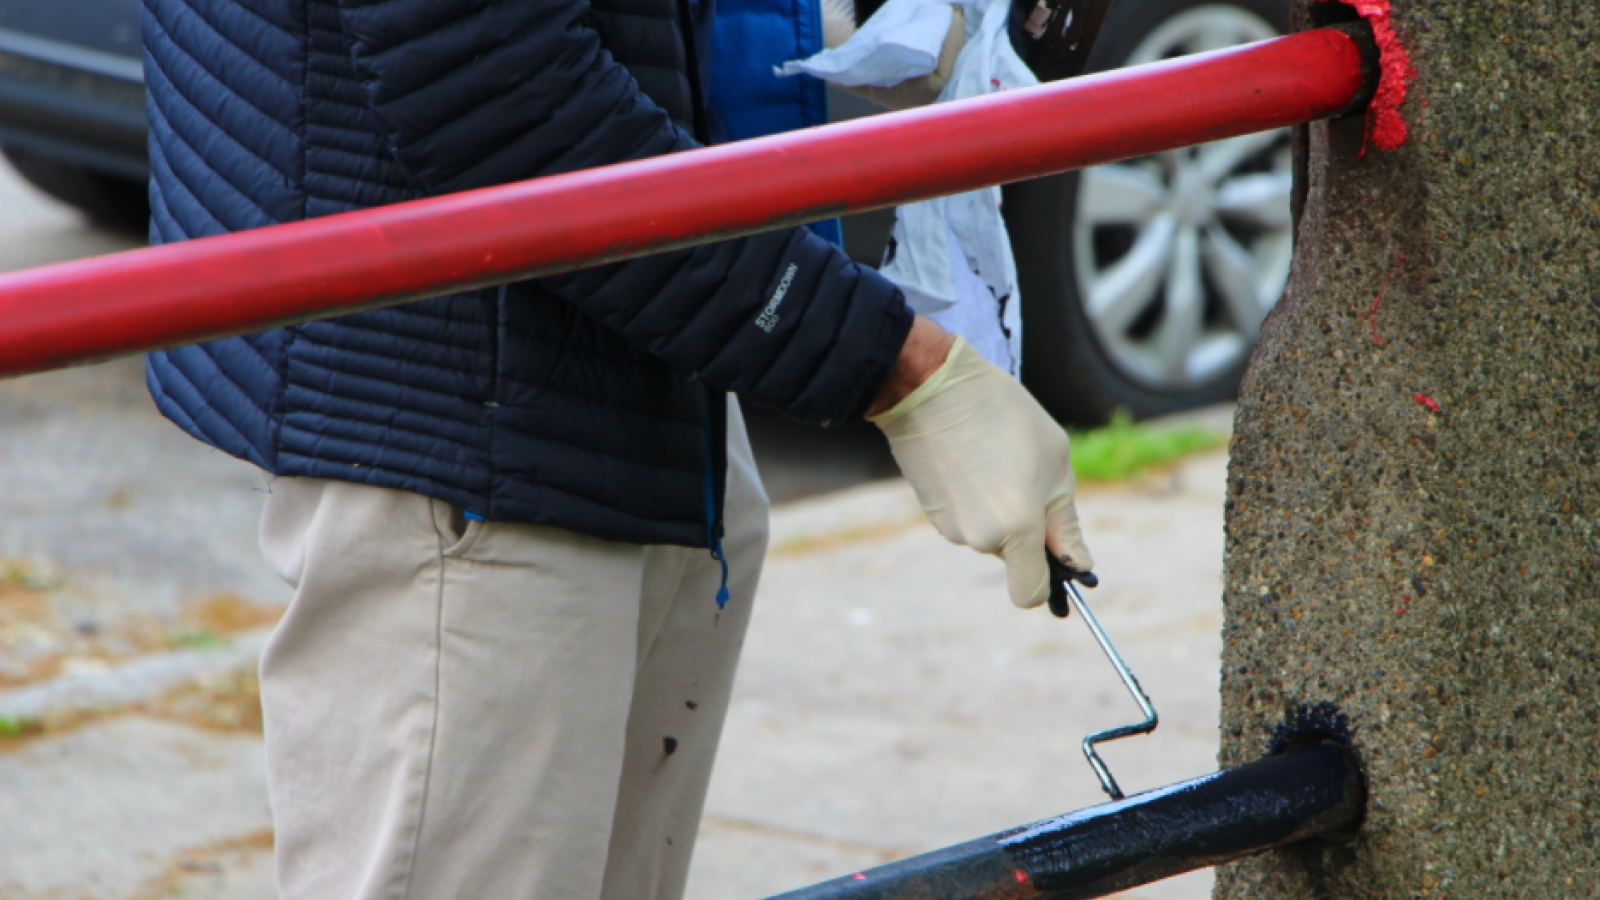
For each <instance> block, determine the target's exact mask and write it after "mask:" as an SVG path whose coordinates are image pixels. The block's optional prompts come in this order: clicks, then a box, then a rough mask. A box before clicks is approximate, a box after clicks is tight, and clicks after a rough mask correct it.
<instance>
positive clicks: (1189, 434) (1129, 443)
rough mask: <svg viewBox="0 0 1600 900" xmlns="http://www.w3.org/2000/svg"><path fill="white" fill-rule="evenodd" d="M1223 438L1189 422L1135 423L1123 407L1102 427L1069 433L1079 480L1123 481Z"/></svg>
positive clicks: (1217, 444) (1209, 448)
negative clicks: (1166, 423)
mask: <svg viewBox="0 0 1600 900" xmlns="http://www.w3.org/2000/svg"><path fill="white" fill-rule="evenodd" d="M1227 440H1228V437H1227V435H1224V434H1218V433H1217V432H1214V431H1207V430H1205V429H1204V428H1197V427H1195V426H1192V425H1188V426H1167V427H1163V426H1159V425H1145V424H1136V423H1135V422H1134V421H1133V417H1132V416H1130V415H1128V412H1127V410H1121V409H1119V410H1117V412H1116V414H1115V415H1113V416H1112V417H1111V424H1109V425H1107V426H1105V427H1104V428H1096V429H1093V430H1092V431H1080V432H1075V433H1073V435H1072V469H1073V471H1074V472H1076V473H1077V475H1078V479H1079V480H1080V481H1125V480H1127V479H1129V478H1132V477H1134V476H1136V475H1139V474H1140V473H1143V472H1147V471H1149V470H1151V469H1155V468H1159V467H1161V466H1165V465H1169V464H1171V463H1173V462H1176V461H1177V460H1179V459H1182V458H1183V457H1185V456H1189V455H1190V454H1193V453H1200V452H1203V451H1206V450H1211V449H1213V448H1216V447H1220V446H1222V445H1223V444H1224V443H1226V442H1227Z"/></svg>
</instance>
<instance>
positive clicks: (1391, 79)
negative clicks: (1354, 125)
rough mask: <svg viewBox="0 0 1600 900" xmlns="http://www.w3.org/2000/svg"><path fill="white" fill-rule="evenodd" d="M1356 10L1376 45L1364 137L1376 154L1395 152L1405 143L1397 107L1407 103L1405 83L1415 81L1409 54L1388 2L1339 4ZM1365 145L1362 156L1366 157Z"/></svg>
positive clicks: (1359, 0)
mask: <svg viewBox="0 0 1600 900" xmlns="http://www.w3.org/2000/svg"><path fill="white" fill-rule="evenodd" d="M1338 2H1341V3H1344V4H1346V5H1348V6H1352V7H1355V10H1356V12H1358V13H1360V14H1361V17H1362V18H1363V19H1366V20H1367V22H1368V23H1369V24H1371V25H1372V36H1373V38H1374V40H1375V41H1376V42H1377V44H1378V67H1379V69H1380V70H1381V74H1380V75H1379V77H1378V90H1377V93H1376V94H1374V95H1373V97H1372V105H1371V106H1369V107H1367V136H1368V137H1369V138H1370V139H1371V140H1372V143H1374V144H1376V145H1377V147H1378V149H1379V150H1394V149H1396V148H1398V147H1399V146H1400V145H1401V144H1403V143H1405V142H1406V130H1407V129H1406V121H1405V119H1402V118H1400V104H1401V103H1404V102H1405V99H1406V83H1407V82H1409V81H1410V80H1411V79H1413V78H1415V77H1417V69H1416V67H1415V66H1413V65H1411V54H1410V53H1408V52H1407V51H1406V48H1405V46H1404V45H1403V44H1401V43H1400V38H1399V37H1398V36H1397V35H1396V34H1395V33H1394V23H1393V22H1392V21H1390V18H1389V0H1338ZM1366 149H1367V148H1366V147H1365V145H1363V146H1362V148H1361V155H1362V156H1366V155H1367V154H1366Z"/></svg>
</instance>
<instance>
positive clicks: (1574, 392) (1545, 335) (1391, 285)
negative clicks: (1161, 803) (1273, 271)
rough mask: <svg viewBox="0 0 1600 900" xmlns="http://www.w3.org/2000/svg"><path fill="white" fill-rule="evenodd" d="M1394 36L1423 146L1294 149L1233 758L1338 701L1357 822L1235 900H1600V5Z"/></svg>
mask: <svg viewBox="0 0 1600 900" xmlns="http://www.w3.org/2000/svg"><path fill="white" fill-rule="evenodd" d="M1295 2H1296V3H1297V5H1298V8H1297V10H1296V15H1297V16H1298V17H1299V18H1300V20H1301V22H1302V23H1304V22H1307V21H1308V20H1309V16H1310V15H1311V14H1312V13H1315V14H1317V15H1319V16H1326V15H1327V14H1328V13H1329V11H1330V10H1329V8H1330V7H1332V6H1333V4H1332V3H1331V2H1330V0H1295ZM1363 5H1372V4H1371V3H1370V2H1365V3H1364V4H1363ZM1393 13H1394V15H1393V23H1394V25H1395V27H1396V29H1397V31H1398V34H1399V36H1400V38H1401V40H1402V41H1403V42H1404V43H1405V44H1406V45H1408V47H1409V49H1410V52H1411V54H1412V61H1413V63H1414V64H1415V66H1416V70H1417V77H1416V79H1415V80H1414V81H1413V82H1412V83H1411V85H1410V89H1409V93H1408V96H1407V99H1406V101H1405V103H1404V105H1403V106H1402V108H1401V111H1402V114H1403V117H1404V119H1405V120H1406V122H1407V124H1408V126H1409V134H1408V137H1407V139H1406V141H1405V143H1404V145H1403V146H1401V147H1400V148H1399V149H1398V150H1395V151H1393V152H1379V151H1377V150H1375V149H1372V148H1369V149H1368V153H1367V156H1366V158H1365V159H1362V158H1359V152H1360V150H1361V148H1362V144H1363V123H1362V122H1361V121H1360V120H1345V121H1340V122H1335V123H1331V124H1326V123H1324V124H1316V125H1312V126H1309V127H1308V128H1306V129H1304V130H1302V133H1301V135H1300V141H1299V148H1300V150H1301V153H1300V154H1299V156H1298V163H1299V164H1300V168H1301V172H1300V179H1299V181H1298V184H1297V189H1298V190H1299V191H1300V192H1301V193H1300V197H1299V203H1298V205H1297V208H1298V210H1299V212H1300V214H1301V217H1300V222H1299V232H1298V236H1299V244H1298V250H1297V258H1296V261H1295V267H1294V272H1293V275H1292V277H1291V281H1290V285H1289V290H1288V294H1287V296H1286V297H1285V298H1284V300H1283V302H1282V303H1281V304H1280V306H1279V307H1278V309H1277V310H1276V311H1275V312H1274V313H1273V315H1272V316H1271V318H1270V319H1269V321H1268V322H1267V323H1266V325H1265V327H1264V331H1263V333H1262V338H1261V342H1260V346H1259V349H1258V350H1257V351H1256V356H1255V360H1254V363H1253V366H1252V369H1251V372H1250V374H1249V376H1248V377H1247V379H1246V384H1245V387H1244V391H1243V396H1242V399H1241V403H1240V407H1239V413H1238V420H1237V425H1236V431H1235V436H1234V439H1233V447H1232V462H1231V465H1230V472H1229V484H1228V501H1227V508H1228V514H1227V515H1228V539H1227V561H1226V606H1227V613H1226V624H1225V626H1224V629H1225V637H1224V639H1225V649H1224V653H1223V673H1222V675H1223V678H1222V705H1223V712H1222V740H1223V751H1222V760H1221V761H1222V763H1223V764H1224V765H1234V764H1238V763H1242V762H1245V761H1247V760H1249V759H1253V758H1256V757H1257V756H1259V755H1260V754H1261V753H1263V752H1264V751H1265V750H1266V748H1267V747H1268V745H1269V744H1270V742H1271V735H1272V733H1273V731H1274V729H1275V728H1276V727H1278V726H1279V725H1280V724H1281V723H1283V722H1285V721H1286V720H1289V719H1291V718H1293V717H1294V715H1295V714H1296V711H1297V710H1299V709H1303V708H1306V707H1312V706H1316V705H1318V704H1332V705H1333V706H1334V707H1336V709H1337V711H1338V712H1339V713H1341V714H1343V715H1344V716H1345V717H1347V721H1348V725H1349V727H1350V728H1351V729H1353V731H1354V743H1355V746H1356V748H1357V750H1358V752H1359V754H1360V756H1361V758H1362V760H1363V761H1364V763H1365V766H1366V771H1367V774H1368V777H1369V779H1370V787H1371V800H1370V805H1369V813H1368V822H1367V824H1366V826H1365V829H1364V831H1363V833H1362V835H1361V837H1360V838H1359V839H1358V840H1357V841H1355V842H1354V843H1352V844H1349V845H1346V846H1341V847H1309V848H1307V847H1302V848H1291V849H1289V850H1285V851H1279V852H1275V853H1273V854H1270V855H1267V856H1263V857H1258V858H1256V859H1253V860H1249V861H1246V862H1242V863H1238V864H1234V865H1231V866H1227V867H1224V868H1223V869H1222V870H1221V871H1220V873H1219V881H1218V886H1217V889H1216V894H1215V896H1216V897H1217V898H1218V900H1246V898H1249V900H1291V898H1292V900H1308V898H1329V900H1343V898H1351V900H1355V898H1360V900H1370V898H1383V900H1391V898H1434V897H1439V898H1459V900H1487V898H1501V897H1504V898H1522V897H1526V898H1530V900H1568V898H1570V900H1587V898H1596V897H1600V4H1596V3H1594V2H1593V0H1394V11H1393Z"/></svg>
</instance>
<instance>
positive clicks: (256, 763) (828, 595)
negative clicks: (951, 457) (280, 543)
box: [0, 172, 1226, 900]
mask: <svg viewBox="0 0 1600 900" xmlns="http://www.w3.org/2000/svg"><path fill="white" fill-rule="evenodd" d="M122 243H125V239H118V238H116V237H114V236H107V235H104V234H102V233H99V232H95V231H92V230H88V229H85V228H84V227H83V226H82V224H81V222H79V221H78V220H77V219H75V218H74V217H72V216H71V215H70V214H66V213H64V212H62V211H60V210H59V209H57V208H54V207H52V206H50V205H49V204H48V203H46V202H44V201H42V200H39V199H38V198H35V197H33V196H31V195H29V194H27V193H26V192H24V191H23V190H22V189H21V188H20V187H18V186H17V185H16V184H15V182H14V181H12V180H10V179H9V177H8V176H7V174H6V173H4V172H0V268H4V267H16V266H19V265H23V264H31V263H35V262H41V261H45V260H46V259H50V258H65V257H68V256H71V255H77V254H81V253H91V252H100V251H103V250H106V249H111V248H114V247H116V246H118V245H119V244H122ZM1213 419H1215V420H1217V421H1219V422H1221V423H1224V424H1223V427H1225V422H1226V411H1221V412H1219V413H1217V414H1215V415H1214V416H1213ZM852 440H860V441H863V442H866V443H870V441H868V440H867V439H866V438H859V437H858V438H852ZM773 443H774V445H784V444H785V443H786V442H785V441H783V440H775V441H773ZM813 455H814V454H813ZM774 459H776V460H777V461H776V462H773V460H774ZM764 464H765V465H770V466H772V467H774V471H775V473H776V474H777V475H779V477H780V478H789V479H790V481H789V482H786V483H792V484H794V485H796V487H794V488H792V489H788V488H786V489H785V493H787V494H799V493H804V492H805V490H806V489H807V488H806V486H807V485H809V486H810V488H809V489H815V488H816V486H818V485H821V486H829V485H830V484H831V482H829V481H828V479H830V478H834V479H838V480H842V481H851V480H859V479H860V478H861V477H865V476H868V475H875V474H879V472H880V471H881V465H882V462H881V457H879V458H876V459H875V458H874V457H873V456H872V455H871V452H870V451H864V452H863V453H862V454H860V455H856V456H851V457H849V458H848V459H847V461H846V462H845V463H844V464H842V465H841V466H839V467H838V468H839V469H840V470H842V472H843V473H844V474H837V473H835V474H827V473H826V472H825V471H824V470H825V469H826V467H825V466H824V467H820V468H819V469H818V470H817V471H820V472H823V474H820V475H818V474H812V475H806V474H803V473H802V474H801V475H800V476H794V475H793V471H794V470H792V469H789V468H785V467H784V463H783V458H782V457H781V456H774V455H772V454H769V455H768V456H767V457H766V459H765V460H764ZM1224 469H1225V460H1224V458H1223V456H1222V455H1221V454H1213V455H1210V456H1205V457H1199V458H1196V459H1193V460H1191V461H1189V462H1188V463H1186V464H1184V465H1183V466H1181V467H1180V468H1179V469H1177V470H1176V471H1174V472H1171V473H1166V474H1163V475H1160V476H1155V477H1152V478H1151V479H1149V480H1147V481H1144V482H1141V483H1138V484H1134V485H1126V486H1119V487H1115V488H1090V489H1086V490H1085V492H1084V496H1083V500H1082V510H1083V512H1084V515H1085V518H1086V527H1087V529H1088V534H1089V535H1090V539H1091V540H1092V541H1093V543H1094V547H1095V550H1096V554H1097V556H1098V558H1099V559H1100V563H1101V565H1100V572H1101V574H1102V576H1103V577H1104V579H1105V586H1104V587H1102V588H1100V589H1099V590H1098V591H1096V592H1094V594H1093V595H1092V600H1093V602H1094V603H1095V605H1096V608H1097V609H1098V610H1099V611H1100V612H1101V614H1102V619H1103V620H1104V623H1105V625H1106V627H1107V629H1108V630H1109V631H1110V632H1111V634H1112V635H1113V637H1114V638H1115V639H1117V641H1118V643H1119V645H1120V646H1121V647H1122V649H1123V650H1124V652H1125V655H1126V656H1127V657H1128V658H1129V661H1130V664H1131V665H1132V666H1133V667H1134V669H1135V671H1137V672H1138V674H1139V676H1140V678H1141V680H1142V681H1143V682H1144V685H1145V686H1146V688H1147V689H1148V690H1149V692H1150V694H1151V696H1152V697H1153V698H1154V700H1155V702H1156V704H1157V706H1158V708H1159V709H1160V710H1161V713H1162V722H1163V724H1162V726H1161V730H1160V731H1159V732H1158V733H1157V734H1156V735H1154V736H1151V737H1146V738H1135V739H1132V740H1130V741H1128V742H1125V743H1124V744H1123V745H1120V746H1113V747H1112V748H1110V749H1109V750H1108V751H1107V752H1106V756H1107V758H1108V761H1109V762H1110V764H1111V766H1112V768H1113V770H1114V771H1115V772H1116V773H1117V775H1118V776H1119V778H1120V779H1121V780H1122V782H1123V785H1124V787H1126V788H1128V789H1129V790H1130V791H1135V790H1141V789H1145V788H1149V787H1153V786H1157V785H1160V784H1165V783H1169V782H1172V781H1176V780H1179V779H1181V778H1184V777H1187V776H1190V775H1194V774H1198V773H1201V772H1204V771H1207V770H1209V769H1211V768H1213V766H1214V755H1215V751H1216V735H1215V721H1216V682H1217V656H1218V653H1219V651H1220V639H1219V634H1218V632H1219V628H1220V624H1221V623H1220V608H1219V602H1218V601H1219V595H1220V590H1221V581H1220V563H1221V550H1222V487H1223V479H1224ZM255 486H256V482H255V476H254V474H253V472H252V471H251V470H250V469H249V468H248V467H246V466H243V465H241V464H238V463H236V462H233V461H232V460H229V459H227V458H225V457H222V456H221V455H219V454H216V453H212V452H210V451H207V450H205V449H204V448H202V447H200V446H199V445H197V444H195V443H193V442H192V441H189V440H188V439H187V438H184V437H183V436H182V435H180V434H179V433H178V432H177V431H176V430H175V429H173V428H171V427H170V426H168V425H166V424H165V423H164V422H161V421H160V420H159V419H158V418H157V417H156V416H155V414H154V412H153V410H152V409H151V408H150V406H149V402H148V400H147V399H145V397H144V394H143V390H142V385H141V380H140V374H139V369H138V366H137V365H135V364H130V363H116V364H112V365H109V366H102V367H96V368H92V369H84V370H78V371H72V372H66V373H56V374H52V375H47V376H39V377H35V378H29V379H22V380H16V381H11V382H5V383H0V718H3V717H8V716H9V717H11V719H12V720H24V719H35V718H42V719H43V720H44V721H45V722H46V723H47V725H48V727H47V728H46V729H45V731H44V732H43V733H42V734H39V735H34V736H29V737H24V738H21V739H11V740H0V808H3V809H4V810H5V811H6V814H5V815H4V816H0V848H4V852H0V898H5V900H44V898H50V900H79V898H85V900H87V898H96V900H150V898H160V897H168V896H180V895H181V896H184V897H191V898H229V900H266V898H270V897H272V896H273V895H274V883H273V878H272V872H271V867H270V844H271V830H270V819H269V816H268V811H267V802H266V795H265V788H264V784H263V777H262V772H261V747H260V741H259V734H258V731H257V727H258V723H257V721H256V720H255V719H254V718H253V715H252V701H253V694H252V693H251V690H252V686H251V684H250V683H249V679H248V677H243V676H235V675H233V674H231V673H232V671H233V670H235V669H237V668H239V667H241V666H243V667H246V668H247V667H248V665H249V661H250V660H251V659H252V658H253V653H254V650H255V648H256V647H257V646H258V645H259V640H260V636H261V635H262V633H263V629H264V628H265V627H266V626H267V625H268V624H269V623H270V621H271V620H272V617H273V615H274V614H275V612H276V610H277V609H278V608H279V606H281V604H282V603H283V602H285V600H286V591H285V590H284V589H283V587H282V586H281V585H279V584H277V583H276V582H275V581H274V579H273V578H272V576H271V575H270V573H268V572H267V571H266V570H265V568H264V566H263V565H262V564H261V563H259V561H258V560H257V557H256V550H255V546H254V519H255V515H256V512H257V510H258V508H259V495H258V494H257V493H256V491H255ZM774 529H775V538H774V542H773V546H774V549H773V553H772V556H771V558H770V560H769V563H768V569H767V572H766V575H765V578H764V583H763V592H762V596H761V599H760V608H759V610H758V612H757V614H756V617H755V620H754V624H753V626H752V633H751V636H750V639H749V641H748V643H747V649H746V662H745V665H744V667H743V670H742V673H741V676H740V678H741V680H740V683H739V687H738V689H737V692H736V696H735V701H734V706H733V710H732V713H731V716H730V722H729V726H728V731H727V736H726V738H725V741H724V744H723V751H722V756H721V761H720V764H719V769H718V772H717V775H716V778H715V780H714V782H713V786H712V793H711V798H710V802H709V809H708V813H707V817H706V821H705V825H704V827H703V829H702V836H701V840H700V848H699V852H698V854H697V857H696V863H695V868H694V871H693V875H692V878H691V887H690V897H691V898H693V900H752V898H758V897H764V896H767V895H770V894H773V893H776V892H779V891H782V890H787V889H790V888H794V887H798V886H801V885H805V884H809V883H812V882H815V881H817V880H820V879H823V878H827V877H831V876H834V875H839V874H846V873H849V872H851V871H855V870H858V869H860V868H864V867H867V866H870V865H874V864H877V863H881V862H884V861H888V860H891V859H895V858H898V857H901V856H904V855H906V854H910V853H915V852H919V851H923V850H928V849H932V848H935V847H939V846H943V845H945V844H949V843H952V842H955V841H959V840H964V839H967V838H971V837H975V836H978V835H981V834H984V833H988V832H991V831H996V830H999V829H1002V828H1006V827H1009V826H1013V825H1019V824H1022V823H1024V822H1027V821H1030V820H1034V819H1039V818H1043V817H1046V816H1049V815H1053V814H1056V813H1060V812H1064V811H1066V810H1070V809H1074V808H1078V807H1082V806H1087V805H1090V804H1093V803H1096V802H1099V801H1100V799H1102V798H1101V795H1100V793H1099V789H1098V787H1097V785H1096V783H1095V781H1094V778H1093V776H1092V774H1091V772H1090V771H1089V769H1088V767H1087V765H1085V764H1084V762H1083V760H1082V758H1081V757H1080V756H1079V754H1078V751H1077V742H1078V740H1079V738H1080V737H1081V736H1082V734H1083V733H1085V732H1087V731H1090V730H1094V729H1098V728H1102V727H1106V726H1108V725H1112V724H1121V723H1123V722H1126V721H1131V720H1132V719H1134V718H1136V710H1135V708H1134V707H1133V705H1132V703H1131V701H1129V700H1128V699H1127V698H1126V696H1125V695H1124V694H1123V693H1122V690H1121V687H1120V685H1119V684H1118V682H1117V681H1116V679H1115V675H1114V673H1113V672H1112V670H1111V669H1110V667H1109V666H1108V665H1107V664H1106V662H1105V661H1104V659H1103V657H1101V656H1100V654H1099V651H1098V649H1097V648H1096V647H1095V646H1094V644H1093V643H1092V640H1091V639H1090V637H1089V635H1088V634H1087V632H1086V630H1085V629H1084V628H1083V625H1082V623H1081V622H1078V621H1075V620H1069V621H1067V622H1058V621H1056V620H1054V619H1052V618H1050V617H1049V616H1048V615H1046V614H1044V613H1042V612H1035V613H1027V614H1024V613H1020V612H1017V611H1016V610H1014V609H1012V608H1011V606H1010V604H1009V603H1008V602H1007V601H1006V598H1005V586H1004V581H1003V573H1002V570H1001V568H1000V566H999V564H998V563H997V562H995V561H993V560H989V559H986V558H983V557H979V556H976V555H974V554H971V553H969V552H967V551H964V550H961V549H959V548H953V547H950V546H949V545H947V544H945V543H944V542H943V541H942V540H941V539H940V538H939V537H938V536H937V535H936V534H935V533H934V532H933V531H932V529H931V528H929V527H928V526H927V525H926V524H925V523H923V522H922V521H921V519H920V516H919V515H918V513H917V512H916V510H915V506H914V503H913V501H912V498H911V497H910V494H909V491H908V489H907V488H906V487H905V486H904V484H903V483H901V482H899V481H896V480H888V481H879V482H874V483H870V484H866V485H863V486H859V487H855V488H850V489H848V490H845V491H842V492H835V493H830V494H827V495H825V496H821V497H816V498H813V499H810V500H804V501H800V502H797V503H790V504H786V505H784V506H782V507H780V508H779V509H778V510H777V511H776V513H775V516H774ZM1208 884H1209V878H1208V877H1207V876H1205V875H1198V876H1191V877H1188V878H1183V879H1175V880H1172V881H1169V882H1164V883H1162V884H1159V885H1153V886H1150V887H1147V888H1144V889H1142V890H1140V891H1138V892H1134V893H1130V894H1129V895H1127V896H1130V897H1139V898H1145V900H1179V898H1182V900H1199V898H1200V897H1202V896H1204V895H1205V893H1206V892H1207V885H1208Z"/></svg>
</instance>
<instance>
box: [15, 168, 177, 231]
mask: <svg viewBox="0 0 1600 900" xmlns="http://www.w3.org/2000/svg"><path fill="white" fill-rule="evenodd" d="M3 152H4V154H5V157H6V159H7V160H9V161H10V162H11V165H12V166H13V167H14V168H15V169H16V170H17V174H19V175H21V176H22V177H23V178H24V179H26V180H27V181H28V183H30V184H32V185H33V186H34V187H36V188H38V189H39V190H41V191H44V192H45V193H46V194H49V195H50V196H51V197H54V198H55V199H57V200H59V201H61V202H62V203H65V204H67V205H68V206H72V207H75V208H77V209H78V210H80V211H82V212H83V213H84V214H85V215H87V216H88V217H89V218H90V219H91V220H92V221H93V222H94V223H95V224H97V225H100V226H103V227H105V228H109V229H112V230H114V231H123V232H130V233H136V234H143V233H144V232H145V231H146V230H147V229H148V228H149V223H150V197H149V194H148V192H147V188H146V186H145V184H144V182H141V181H135V180H134V179H131V178H124V177H120V176H116V175H108V174H105V173H102V172H95V171H92V170H89V169H85V168H82V167H80V166H75V165H72V164H70V163H64V162H61V161H59V160H54V159H49V158H47V157H44V156H38V155H36V154H33V153H29V152H27V151H25V150H18V149H16V148H14V147H6V148H4V151H3Z"/></svg>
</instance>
